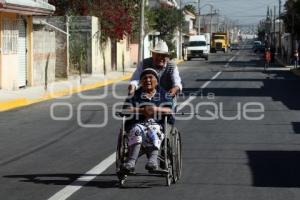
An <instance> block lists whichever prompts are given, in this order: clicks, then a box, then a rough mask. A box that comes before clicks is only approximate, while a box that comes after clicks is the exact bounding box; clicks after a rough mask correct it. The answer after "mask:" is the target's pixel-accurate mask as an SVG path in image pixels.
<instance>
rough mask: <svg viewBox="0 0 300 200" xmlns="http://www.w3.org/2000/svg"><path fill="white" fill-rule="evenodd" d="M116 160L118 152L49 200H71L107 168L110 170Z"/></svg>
mask: <svg viewBox="0 0 300 200" xmlns="http://www.w3.org/2000/svg"><path fill="white" fill-rule="evenodd" d="M115 160H116V152H115V153H113V154H111V155H110V156H108V157H107V158H106V159H105V160H103V161H102V162H100V163H99V164H98V165H97V166H95V167H94V168H92V169H91V170H89V171H88V172H86V173H85V174H84V175H82V176H81V177H79V178H78V179H76V180H75V181H74V182H73V183H71V184H70V185H67V186H66V187H64V188H63V189H61V190H60V191H58V192H57V193H56V194H54V195H53V196H52V197H50V198H49V199H48V200H65V199H67V198H69V197H70V196H71V195H72V194H74V193H75V192H76V191H78V190H79V189H81V188H82V186H84V185H86V184H87V183H88V182H90V181H92V180H93V179H94V178H96V177H97V175H99V174H101V173H102V172H104V171H105V170H106V169H107V168H109V167H110V166H111V165H112V164H113V163H114V162H115Z"/></svg>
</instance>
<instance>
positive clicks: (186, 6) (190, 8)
mask: <svg viewBox="0 0 300 200" xmlns="http://www.w3.org/2000/svg"><path fill="white" fill-rule="evenodd" d="M183 10H187V11H189V12H191V13H193V14H194V15H197V9H196V7H195V6H194V5H192V4H188V5H185V6H184V8H183Z"/></svg>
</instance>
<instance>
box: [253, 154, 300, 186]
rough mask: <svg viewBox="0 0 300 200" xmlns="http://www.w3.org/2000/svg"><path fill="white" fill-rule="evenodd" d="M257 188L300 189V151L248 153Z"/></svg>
mask: <svg viewBox="0 0 300 200" xmlns="http://www.w3.org/2000/svg"><path fill="white" fill-rule="evenodd" d="M247 156H248V159H249V166H250V169H251V172H252V177H253V186H255V187H296V188H299V187H300V170H299V169H300V159H299V157H300V151H247Z"/></svg>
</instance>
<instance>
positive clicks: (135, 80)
mask: <svg viewBox="0 0 300 200" xmlns="http://www.w3.org/2000/svg"><path fill="white" fill-rule="evenodd" d="M142 71H143V65H142V63H140V64H139V65H138V66H137V68H136V70H135V71H134V73H133V74H132V77H131V80H130V85H129V87H128V92H129V94H133V93H134V91H135V90H136V89H137V88H138V86H139V82H140V76H141V74H142Z"/></svg>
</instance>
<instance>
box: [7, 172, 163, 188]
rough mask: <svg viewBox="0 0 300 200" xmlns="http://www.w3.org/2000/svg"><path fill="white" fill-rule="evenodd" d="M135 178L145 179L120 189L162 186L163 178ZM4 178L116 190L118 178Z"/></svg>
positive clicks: (36, 176)
mask: <svg viewBox="0 0 300 200" xmlns="http://www.w3.org/2000/svg"><path fill="white" fill-rule="evenodd" d="M82 176H83V177H89V176H96V178H95V179H94V180H92V181H84V180H77V179H78V178H79V177H82ZM134 176H135V177H143V178H145V179H143V180H142V178H141V179H133V178H130V177H129V178H128V179H129V180H128V184H125V186H124V187H122V189H137V188H139V189H146V188H152V187H161V186H162V185H163V184H164V178H162V177H160V179H161V180H160V179H159V180H160V181H159V182H157V181H155V180H153V179H151V180H147V177H148V178H149V177H158V176H156V175H150V174H143V173H137V174H136V175H134ZM3 177H4V178H13V179H19V181H20V182H31V183H34V184H45V185H61V186H67V185H71V186H83V187H98V188H118V187H119V183H118V178H117V176H116V174H100V175H96V174H68V173H66V174H20V175H6V176H3Z"/></svg>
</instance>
